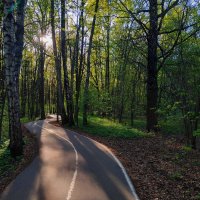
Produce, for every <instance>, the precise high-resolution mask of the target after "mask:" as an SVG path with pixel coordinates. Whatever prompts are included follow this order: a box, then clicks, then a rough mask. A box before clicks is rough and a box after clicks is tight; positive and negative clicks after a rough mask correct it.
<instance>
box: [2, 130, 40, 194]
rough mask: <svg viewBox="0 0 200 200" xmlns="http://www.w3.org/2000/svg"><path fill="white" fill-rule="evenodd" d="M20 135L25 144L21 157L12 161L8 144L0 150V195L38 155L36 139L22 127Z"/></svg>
mask: <svg viewBox="0 0 200 200" xmlns="http://www.w3.org/2000/svg"><path fill="white" fill-rule="evenodd" d="M22 133H23V140H24V143H25V145H24V154H23V156H21V157H17V158H16V159H13V158H12V157H11V156H10V151H9V149H8V148H7V146H8V142H5V143H4V146H2V147H1V148H0V193H2V192H3V190H4V189H5V188H6V186H7V185H8V184H9V183H10V182H11V181H12V180H14V179H15V177H16V176H17V175H18V174H19V173H20V172H22V171H23V170H24V169H25V167H26V166H28V165H29V164H30V163H31V162H32V161H33V159H34V158H35V156H36V155H37V153H38V141H37V139H36V138H35V137H34V136H33V135H32V134H30V133H29V132H28V130H27V129H26V128H25V127H24V126H22Z"/></svg>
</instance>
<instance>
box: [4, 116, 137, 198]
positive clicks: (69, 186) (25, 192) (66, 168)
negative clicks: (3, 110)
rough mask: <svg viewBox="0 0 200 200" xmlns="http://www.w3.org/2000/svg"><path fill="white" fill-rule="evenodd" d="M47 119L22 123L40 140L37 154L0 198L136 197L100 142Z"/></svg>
mask: <svg viewBox="0 0 200 200" xmlns="http://www.w3.org/2000/svg"><path fill="white" fill-rule="evenodd" d="M48 122H49V120H43V121H37V122H31V123H28V124H26V127H27V128H28V129H29V130H30V132H32V133H33V134H36V135H37V137H38V139H39V140H40V151H39V156H38V157H36V158H35V159H34V161H33V162H32V163H31V164H30V165H29V166H28V167H27V168H26V169H25V170H24V171H23V172H22V173H21V174H20V175H18V176H17V178H16V179H15V180H14V181H13V182H12V183H11V184H10V185H9V186H8V187H7V188H6V190H5V191H4V192H3V194H2V196H1V198H0V199H1V200H138V197H137V195H136V194H135V191H134V188H133V186H132V183H131V181H130V179H129V178H128V176H127V174H126V172H125V170H124V168H123V167H122V165H121V163H120V162H119V161H118V160H117V159H116V157H114V156H113V154H112V153H111V152H110V151H109V150H108V149H107V148H106V147H105V146H104V145H102V144H100V143H97V142H95V141H94V140H91V139H89V138H86V137H84V136H81V135H80V134H78V133H75V132H72V131H69V130H65V129H63V128H60V127H55V126H53V125H51V124H49V123H48Z"/></svg>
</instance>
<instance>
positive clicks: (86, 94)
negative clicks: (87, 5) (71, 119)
mask: <svg viewBox="0 0 200 200" xmlns="http://www.w3.org/2000/svg"><path fill="white" fill-rule="evenodd" d="M98 8H99V0H96V3H95V9H94V16H93V21H92V28H91V33H90V38H89V47H88V54H87V72H86V80H85V88H84V97H83V125H86V124H87V112H88V103H89V81H90V65H91V61H90V57H91V52H92V41H93V36H94V31H95V24H96V18H97V11H98Z"/></svg>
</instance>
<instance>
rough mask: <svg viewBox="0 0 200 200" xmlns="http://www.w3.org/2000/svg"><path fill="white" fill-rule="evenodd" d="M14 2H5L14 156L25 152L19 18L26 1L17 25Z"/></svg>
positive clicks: (6, 57) (6, 69)
mask: <svg viewBox="0 0 200 200" xmlns="http://www.w3.org/2000/svg"><path fill="white" fill-rule="evenodd" d="M14 3H15V2H14V1H13V0H7V1H6V2H4V58H5V78H6V89H7V95H8V111H9V135H10V151H11V155H12V156H13V157H15V156H18V155H21V154H22V153H23V141H22V130H21V123H20V110H19V90H18V89H19V87H18V83H19V81H18V80H19V69H20V66H21V58H22V56H21V55H22V50H23V31H22V30H19V29H20V26H21V24H23V21H21V22H20V21H19V19H22V20H24V6H25V2H24V1H21V2H19V4H20V6H18V7H17V8H18V9H17V17H16V27H15V20H14V10H13V9H14V7H15V5H14ZM22 16H23V17H22ZM20 17H22V18H20ZM15 30H16V35H15ZM17 34H20V35H17ZM15 36H16V38H15ZM21 46H22V48H21ZM20 56H21V57H20Z"/></svg>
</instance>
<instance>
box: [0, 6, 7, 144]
mask: <svg viewBox="0 0 200 200" xmlns="http://www.w3.org/2000/svg"><path fill="white" fill-rule="evenodd" d="M1 11H2V12H3V9H2V10H1ZM0 20H1V21H0V27H1V30H0V143H1V139H2V122H3V112H4V105H5V96H6V92H5V66H4V62H3V29H2V22H3V20H2V17H1V18H0Z"/></svg>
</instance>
